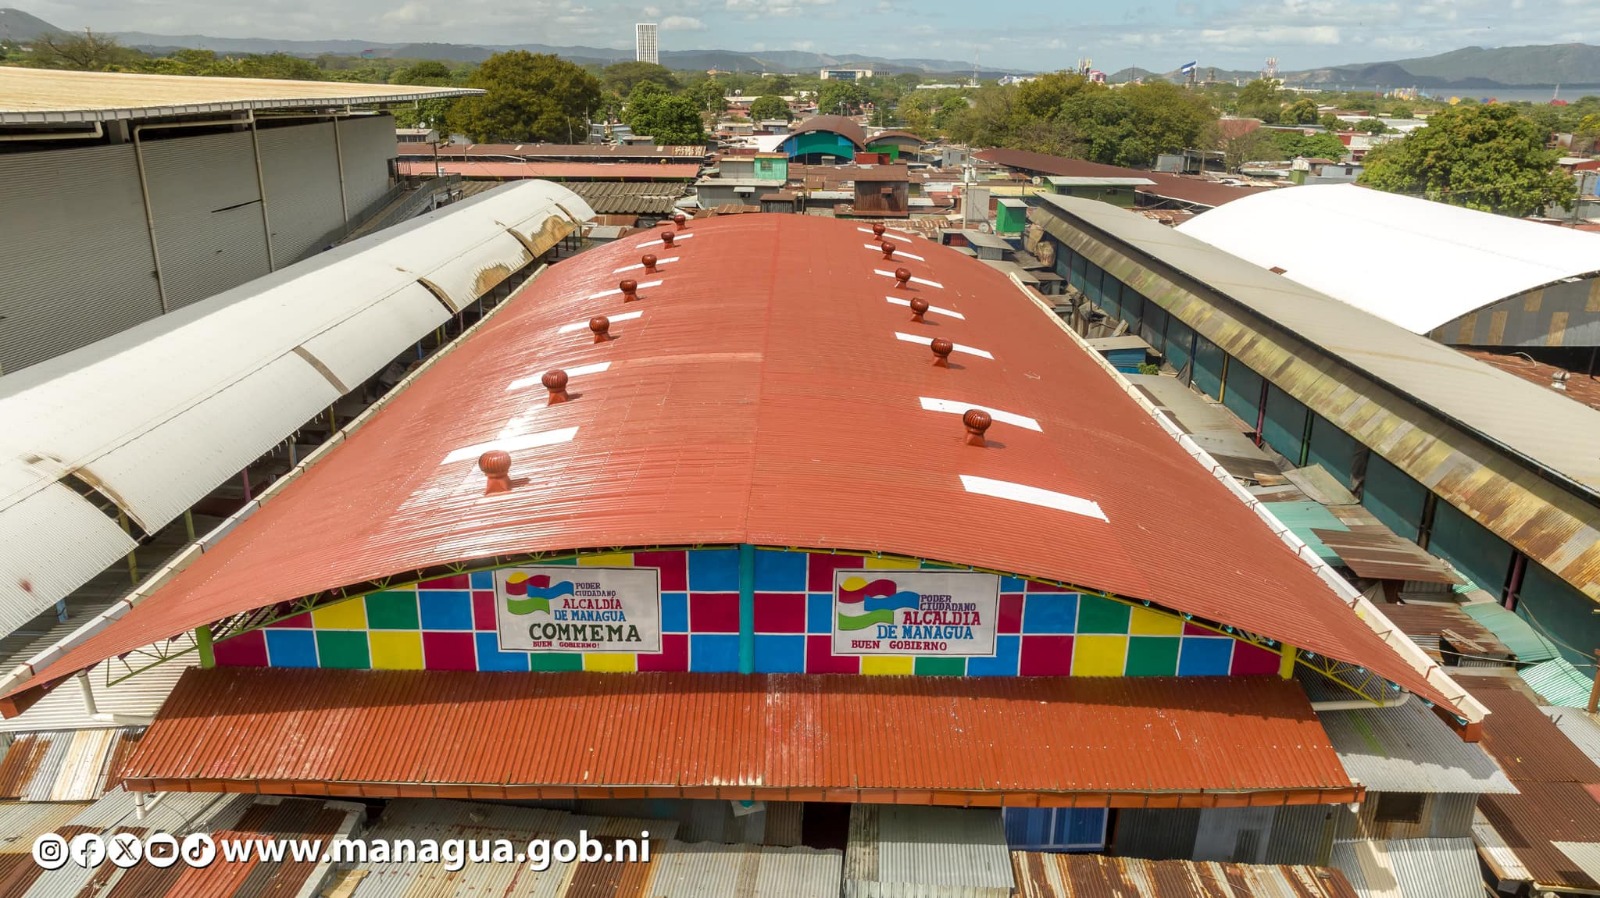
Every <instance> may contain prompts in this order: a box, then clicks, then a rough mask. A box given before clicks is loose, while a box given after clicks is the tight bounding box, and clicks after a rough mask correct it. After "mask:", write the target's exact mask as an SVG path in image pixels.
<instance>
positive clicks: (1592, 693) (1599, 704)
mask: <svg viewBox="0 0 1600 898" xmlns="http://www.w3.org/2000/svg"><path fill="white" fill-rule="evenodd" d="M1594 666H1595V671H1594V685H1593V686H1590V687H1589V713H1590V714H1594V713H1596V712H1600V648H1597V649H1595V650H1594Z"/></svg>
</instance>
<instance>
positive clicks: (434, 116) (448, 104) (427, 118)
mask: <svg viewBox="0 0 1600 898" xmlns="http://www.w3.org/2000/svg"><path fill="white" fill-rule="evenodd" d="M389 81H390V83H391V84H415V85H420V86H424V87H449V86H451V85H453V84H454V83H455V73H454V72H452V71H450V67H449V66H447V65H445V64H444V63H442V62H438V61H436V60H423V61H421V62H417V63H414V64H412V65H408V66H405V67H404V68H400V69H396V70H395V72H394V74H393V75H392V76H390V79H389ZM456 102H457V101H456V99H455V98H449V99H442V100H418V101H417V102H416V103H414V104H412V105H411V106H402V107H399V108H397V109H395V110H394V121H395V124H396V125H398V126H399V127H401V128H416V127H427V128H437V129H438V130H439V131H440V132H441V133H442V134H449V132H450V129H451V122H450V116H451V115H452V114H453V113H454V112H455V107H456Z"/></svg>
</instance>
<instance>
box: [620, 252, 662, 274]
mask: <svg viewBox="0 0 1600 898" xmlns="http://www.w3.org/2000/svg"><path fill="white" fill-rule="evenodd" d="M676 261H678V257H677V256H668V257H667V258H665V259H657V260H656V267H657V268H660V267H661V266H663V265H665V264H667V263H668V262H676ZM643 267H644V263H643V262H635V263H633V264H632V265H624V266H622V267H621V268H617V269H614V270H613V271H612V272H611V273H612V274H621V273H623V272H624V271H638V270H639V269H641V268H643Z"/></svg>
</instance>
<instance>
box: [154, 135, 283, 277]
mask: <svg viewBox="0 0 1600 898" xmlns="http://www.w3.org/2000/svg"><path fill="white" fill-rule="evenodd" d="M146 136H147V137H148V136H149V135H146ZM143 153H144V164H145V179H146V182H147V183H148V185H149V190H150V203H151V207H152V208H153V209H154V211H155V222H156V248H157V251H158V253H159V255H160V258H161V279H162V282H163V284H164V285H165V287H166V294H167V305H168V307H169V309H178V308H182V307H183V306H186V305H189V304H191V303H194V302H198V301H200V300H202V299H205V298H206V297H208V296H213V295H215V294H217V293H221V292H222V291H224V290H228V289H230V288H233V287H237V286H239V285H240V284H242V283H244V282H245V281H248V280H250V279H251V278H258V277H261V276H262V275H264V274H266V273H267V272H268V271H269V269H268V266H267V239H266V230H265V228H264V227H263V226H262V222H261V192H260V189H259V186H258V184H257V182H256V162H255V150H254V148H253V147H252V146H251V141H250V134H249V133H248V132H241V131H231V132H228V133H224V134H206V135H200V136H196V137H187V138H175V139H171V140H149V141H147V142H145V143H144V145H143Z"/></svg>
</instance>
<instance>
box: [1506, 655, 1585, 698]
mask: <svg viewBox="0 0 1600 898" xmlns="http://www.w3.org/2000/svg"><path fill="white" fill-rule="evenodd" d="M1517 676H1519V677H1521V678H1522V681H1523V682H1524V683H1527V684H1528V686H1529V688H1531V689H1532V690H1533V691H1534V692H1537V693H1539V697H1540V698H1542V699H1544V700H1545V703H1546V704H1549V705H1554V706H1556V707H1558V708H1586V707H1588V706H1589V692H1590V690H1591V689H1593V688H1594V678H1593V677H1591V676H1588V675H1587V674H1585V673H1584V672H1583V671H1581V670H1579V669H1578V668H1576V667H1574V666H1573V665H1572V664H1571V663H1570V662H1568V661H1567V660H1566V659H1565V658H1551V659H1550V660H1549V661H1545V662H1543V663H1542V664H1535V665H1533V666H1532V667H1524V668H1522V669H1521V670H1518V671H1517Z"/></svg>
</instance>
